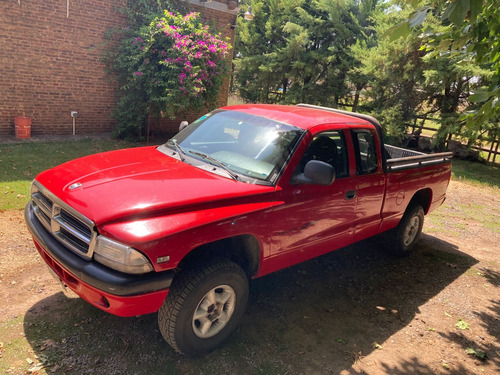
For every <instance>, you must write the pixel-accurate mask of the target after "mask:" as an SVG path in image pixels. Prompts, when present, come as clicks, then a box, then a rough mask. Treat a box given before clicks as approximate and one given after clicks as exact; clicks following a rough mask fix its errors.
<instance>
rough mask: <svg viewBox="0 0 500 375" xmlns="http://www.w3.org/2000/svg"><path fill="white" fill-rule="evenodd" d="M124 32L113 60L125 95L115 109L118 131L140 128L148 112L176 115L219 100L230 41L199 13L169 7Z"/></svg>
mask: <svg viewBox="0 0 500 375" xmlns="http://www.w3.org/2000/svg"><path fill="white" fill-rule="evenodd" d="M124 33H125V35H127V37H126V38H124V39H123V40H122V42H121V44H120V47H119V53H118V56H117V57H116V60H115V69H116V68H118V69H117V70H118V71H119V75H120V76H121V80H120V89H121V91H122V93H123V94H124V95H122V97H121V98H120V101H119V103H118V108H117V111H116V114H117V116H116V117H117V119H118V122H119V125H118V132H117V135H118V136H120V135H121V134H120V129H121V128H130V127H131V126H133V127H134V128H135V129H136V132H137V131H138V130H139V127H140V128H141V129H142V126H143V123H144V119H145V118H146V117H147V115H148V113H152V114H155V115H161V116H169V117H171V118H174V117H175V116H176V115H178V114H180V113H181V112H183V111H184V110H186V109H189V110H198V109H200V108H202V107H204V106H211V105H213V104H214V103H215V101H216V99H217V97H218V95H219V91H220V88H221V84H222V81H223V79H224V75H225V74H226V73H227V72H228V68H229V67H228V62H227V60H226V57H227V54H228V49H230V48H231V46H230V45H229V44H228V43H227V42H226V41H225V40H223V39H222V37H221V36H220V35H219V34H217V33H211V31H210V29H209V27H208V26H207V25H204V24H203V23H202V21H201V20H200V18H199V14H198V13H194V12H192V13H189V14H187V15H185V16H182V15H176V14H174V13H171V12H168V11H165V12H164V15H163V16H162V17H156V18H155V19H153V21H152V22H151V23H150V24H149V25H146V26H142V27H140V28H139V30H136V32H135V33H134V31H133V30H130V29H125V30H124ZM131 111H132V112H134V113H130V112H131Z"/></svg>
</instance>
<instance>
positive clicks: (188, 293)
mask: <svg viewBox="0 0 500 375" xmlns="http://www.w3.org/2000/svg"><path fill="white" fill-rule="evenodd" d="M247 300H248V279H247V276H246V275H245V273H244V272H243V270H242V269H241V268H240V267H239V266H238V265H237V264H235V263H233V262H231V261H229V260H227V259H225V258H215V259H213V260H212V261H210V262H208V263H203V264H196V265H194V266H193V267H191V268H189V269H187V270H184V271H182V272H181V273H180V274H179V275H178V276H177V278H176V279H175V280H174V283H173V284H172V287H171V288H170V291H169V293H168V295H167V298H165V301H164V302H163V305H162V306H161V308H160V310H159V312H158V325H159V328H160V332H161V334H162V335H163V337H164V338H165V340H166V341H167V342H168V343H169V344H170V346H172V348H174V350H175V351H176V352H178V353H182V354H186V355H191V356H198V355H203V354H206V353H209V352H211V351H212V350H214V349H215V348H217V347H218V346H219V345H220V344H221V343H222V342H223V341H225V340H226V339H227V338H228V336H229V335H230V334H231V333H232V331H234V329H235V328H236V327H237V326H238V324H239V323H240V321H241V319H242V318H243V314H244V312H245V308H246V304H247ZM197 311H198V317H199V318H195V313H196V312H197Z"/></svg>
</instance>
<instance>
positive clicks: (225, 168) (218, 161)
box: [189, 151, 240, 181]
mask: <svg viewBox="0 0 500 375" xmlns="http://www.w3.org/2000/svg"><path fill="white" fill-rule="evenodd" d="M189 153H190V154H193V155H196V156H199V157H200V158H203V159H206V160H209V161H211V162H212V163H215V164H216V165H217V166H218V167H220V168H222V169H224V170H225V171H226V172H227V174H228V175H229V176H231V178H232V179H233V180H235V181H238V180H239V179H240V177H239V176H238V175H237V174H236V173H234V172H233V171H232V170H231V169H229V168H228V167H226V165H225V164H224V163H222V162H221V161H220V160H217V159H215V158H213V157H211V156H209V155H207V154H203V153H201V152H197V151H189Z"/></svg>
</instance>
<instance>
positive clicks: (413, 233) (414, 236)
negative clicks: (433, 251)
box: [384, 204, 424, 256]
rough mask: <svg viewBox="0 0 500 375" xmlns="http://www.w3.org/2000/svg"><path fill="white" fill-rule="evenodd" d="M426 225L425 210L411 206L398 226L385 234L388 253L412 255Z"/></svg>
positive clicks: (417, 206)
mask: <svg viewBox="0 0 500 375" xmlns="http://www.w3.org/2000/svg"><path fill="white" fill-rule="evenodd" d="M423 225H424V209H423V208H422V206H420V205H418V204H417V205H411V206H409V207H408V208H407V209H406V212H405V214H404V215H403V217H402V218H401V221H400V222H399V224H398V226H397V227H396V228H394V229H392V230H389V231H387V232H386V234H385V241H384V242H385V248H386V250H387V251H388V252H390V253H392V254H395V255H399V256H406V255H409V254H410V253H411V251H412V250H413V248H414V247H415V244H416V243H417V242H418V240H419V238H420V234H421V233H422V227H423Z"/></svg>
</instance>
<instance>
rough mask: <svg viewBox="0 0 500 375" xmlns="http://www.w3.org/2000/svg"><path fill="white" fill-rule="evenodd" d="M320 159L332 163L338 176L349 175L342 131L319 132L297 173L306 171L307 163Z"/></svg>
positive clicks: (303, 157)
mask: <svg viewBox="0 0 500 375" xmlns="http://www.w3.org/2000/svg"><path fill="white" fill-rule="evenodd" d="M311 160H319V161H323V162H325V163H328V164H330V165H331V166H332V167H333V168H334V169H335V176H336V178H342V177H347V176H348V175H349V163H348V159H347V148H346V143H345V138H344V134H343V132H342V131H328V132H323V133H319V134H317V135H316V136H315V137H314V138H313V140H312V141H311V143H310V144H309V146H308V147H307V150H306V151H305V152H304V155H303V156H302V159H301V160H300V162H299V165H298V167H297V168H298V171H296V173H304V168H305V166H306V164H307V163H308V162H309V161H311Z"/></svg>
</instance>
